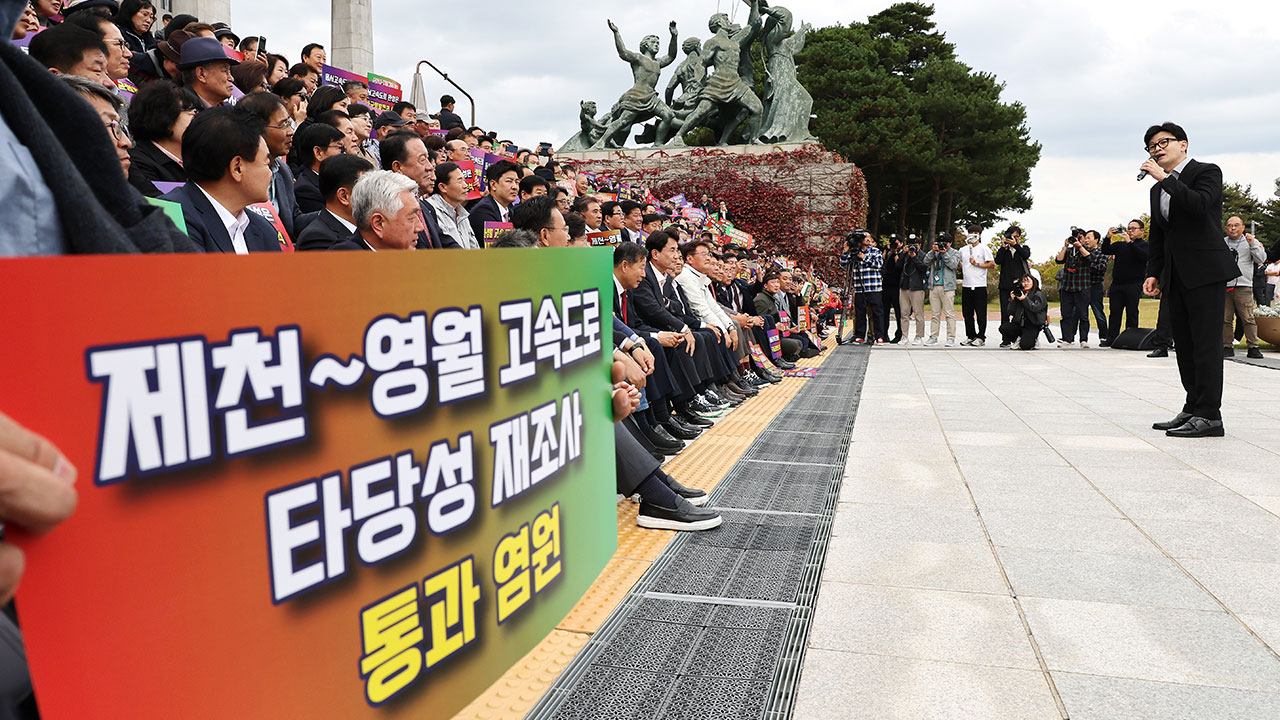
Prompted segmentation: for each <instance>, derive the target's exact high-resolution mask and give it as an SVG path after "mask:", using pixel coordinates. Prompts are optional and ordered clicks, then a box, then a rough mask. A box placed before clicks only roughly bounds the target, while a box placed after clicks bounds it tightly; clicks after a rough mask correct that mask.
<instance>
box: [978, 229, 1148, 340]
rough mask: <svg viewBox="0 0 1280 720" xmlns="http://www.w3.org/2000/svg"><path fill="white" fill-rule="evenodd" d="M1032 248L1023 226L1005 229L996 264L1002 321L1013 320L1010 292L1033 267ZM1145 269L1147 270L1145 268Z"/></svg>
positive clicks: (1016, 287) (1015, 288) (997, 252)
mask: <svg viewBox="0 0 1280 720" xmlns="http://www.w3.org/2000/svg"><path fill="white" fill-rule="evenodd" d="M1030 262H1031V248H1029V247H1027V246H1026V245H1023V244H1022V228H1020V227H1018V226H1017V225H1014V226H1012V227H1010V228H1009V229H1008V230H1005V231H1004V241H1003V244H1002V245H1001V246H1000V249H999V250H997V251H996V265H997V266H998V267H999V268H1000V282H999V285H998V288H999V290H998V292H997V293H996V294H997V295H999V296H1000V323H1001V324H1002V325H1003V324H1004V323H1007V322H1010V321H1012V320H1013V315H1012V312H1013V306H1012V303H1011V301H1010V300H1009V293H1010V292H1011V291H1013V290H1017V289H1018V288H1019V286H1020V284H1021V282H1022V276H1023V275H1026V274H1027V271H1028V270H1029V269H1030V268H1031V265H1030ZM1144 271H1145V270H1144ZM1008 346H1009V343H1007V342H1001V343H1000V347H1008Z"/></svg>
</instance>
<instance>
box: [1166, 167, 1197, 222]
mask: <svg viewBox="0 0 1280 720" xmlns="http://www.w3.org/2000/svg"><path fill="white" fill-rule="evenodd" d="M1189 162H1191V158H1190V157H1185V158H1183V159H1182V162H1180V163H1178V167H1176V168H1174V169H1173V170H1171V171H1170V174H1171V175H1173V176H1174V177H1178V176H1180V175H1182V171H1183V170H1186V169H1187V163H1189ZM1160 214H1161V215H1163V216H1164V219H1165V220H1168V219H1169V193H1168V191H1166V190H1165V189H1164V188H1160Z"/></svg>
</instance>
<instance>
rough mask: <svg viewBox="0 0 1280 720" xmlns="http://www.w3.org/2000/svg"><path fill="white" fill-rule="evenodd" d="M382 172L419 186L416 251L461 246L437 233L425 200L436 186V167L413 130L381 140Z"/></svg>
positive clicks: (438, 230)
mask: <svg viewBox="0 0 1280 720" xmlns="http://www.w3.org/2000/svg"><path fill="white" fill-rule="evenodd" d="M380 155H381V158H380V159H381V160H382V169H383V170H390V171H392V172H397V173H400V174H401V175H404V176H405V177H407V178H409V179H410V180H412V181H414V182H415V183H417V185H418V192H417V197H418V208H419V209H420V210H421V211H422V222H423V230H422V233H421V234H420V235H419V236H418V249H419V250H439V249H442V248H458V247H460V246H459V245H458V244H457V243H456V242H454V241H453V239H452V238H450V237H449V236H447V235H444V234H443V233H441V232H440V225H439V224H437V223H436V214H435V212H433V211H432V210H431V208H430V207H428V206H427V201H426V200H425V199H424V198H426V197H428V196H430V195H431V191H432V189H433V188H434V187H435V183H436V166H435V163H433V162H431V155H430V154H429V153H428V152H427V146H426V145H424V144H423V142H422V138H420V137H418V134H417V133H415V132H414V131H412V130H396V131H395V132H393V133H391V134H390V135H387V136H386V137H385V138H383V140H382V143H381V152H380Z"/></svg>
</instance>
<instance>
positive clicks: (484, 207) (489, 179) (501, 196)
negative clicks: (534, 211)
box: [467, 160, 520, 247]
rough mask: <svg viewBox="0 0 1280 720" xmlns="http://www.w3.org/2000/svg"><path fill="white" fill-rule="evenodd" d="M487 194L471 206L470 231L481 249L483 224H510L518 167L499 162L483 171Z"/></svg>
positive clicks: (515, 193)
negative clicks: (487, 188) (487, 189)
mask: <svg viewBox="0 0 1280 720" xmlns="http://www.w3.org/2000/svg"><path fill="white" fill-rule="evenodd" d="M484 179H485V182H486V183H488V185H489V194H488V195H486V196H484V197H482V198H480V199H479V200H478V201H476V204H475V205H472V206H471V208H470V210H471V215H470V216H469V217H468V218H467V219H468V220H470V221H471V230H472V232H474V233H475V235H476V239H477V240H479V241H480V243H481V247H483V246H484V245H483V243H484V224H485V223H487V222H495V223H504V222H511V205H512V203H514V202H515V201H516V197H517V196H518V195H519V193H520V166H519V165H516V164H515V163H513V162H511V161H510V160H499V161H498V162H496V163H494V164H492V165H490V166H489V168H488V169H487V170H485V171H484Z"/></svg>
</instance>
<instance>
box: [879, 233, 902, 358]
mask: <svg viewBox="0 0 1280 720" xmlns="http://www.w3.org/2000/svg"><path fill="white" fill-rule="evenodd" d="M901 251H903V247H902V239H901V238H899V237H898V236H897V235H890V236H889V249H888V250H886V251H885V254H884V269H883V270H882V271H881V273H880V276H881V277H882V278H883V280H884V289H883V291H882V292H881V293H880V297H881V299H882V300H881V302H882V304H883V305H884V315H883V320H882V321H881V324H880V327H881V328H882V330H881V332H880V339H881V340H884V341H885V342H888V343H898V342H900V341H901V340H902V305H901V304H900V303H899V302H898V286H899V284H900V283H901V282H902V262H901V261H900V260H899V259H898V253H899V252H901ZM890 315H897V316H898V331H897V334H895V335H894V336H893V337H892V338H890V337H889V316H890Z"/></svg>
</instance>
